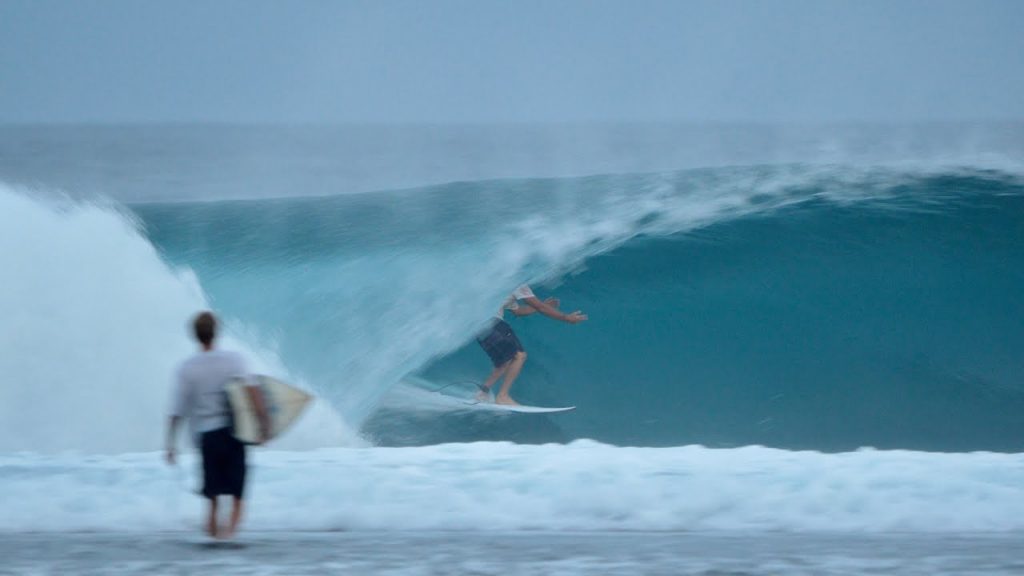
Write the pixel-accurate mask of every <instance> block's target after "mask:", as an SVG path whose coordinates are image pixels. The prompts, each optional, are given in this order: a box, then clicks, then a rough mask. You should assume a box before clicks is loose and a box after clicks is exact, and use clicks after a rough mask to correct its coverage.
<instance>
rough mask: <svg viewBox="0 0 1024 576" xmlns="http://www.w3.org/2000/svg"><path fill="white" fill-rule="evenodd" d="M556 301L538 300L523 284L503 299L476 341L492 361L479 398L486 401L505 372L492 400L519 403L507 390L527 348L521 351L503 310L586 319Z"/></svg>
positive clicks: (569, 320) (575, 320)
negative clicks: (490, 369)
mask: <svg viewBox="0 0 1024 576" xmlns="http://www.w3.org/2000/svg"><path fill="white" fill-rule="evenodd" d="M559 304H560V302H559V301H558V298H548V299H546V300H544V301H543V302H542V301H540V299H538V298H537V297H536V296H535V295H534V294H533V290H531V289H530V287H529V286H527V285H526V284H523V285H522V286H520V287H519V288H516V289H515V291H513V292H512V295H511V296H509V297H508V299H507V300H505V303H504V304H502V306H501V309H500V310H498V313H497V314H496V315H495V317H494V318H492V319H491V324H490V326H488V327H487V328H486V329H485V330H484V331H483V332H482V333H481V335H480V336H479V337H477V340H476V341H477V342H478V343H479V344H480V347H481V348H483V349H484V352H487V355H488V356H490V358H491V362H492V363H493V364H494V370H493V371H492V372H491V375H490V376H488V377H487V380H486V381H485V382H484V383H483V384H482V385H481V386H480V392H479V393H478V394H477V399H478V400H480V401H481V402H483V401H486V400H487V399H488V398H489V397H490V392H491V387H492V386H494V383H495V382H497V381H498V379H499V378H501V377H502V376H503V375H504V376H505V380H504V381H503V382H502V383H501V389H500V390H498V394H497V396H495V398H494V401H495V402H496V403H498V404H512V405H517V404H519V403H518V402H516V401H515V400H513V399H512V397H511V396H509V394H508V391H509V389H510V388H512V383H513V382H515V381H516V378H517V377H518V376H519V372H520V371H521V370H522V369H523V364H524V363H525V362H526V351H525V350H523V345H522V344H521V343H520V342H519V338H517V337H516V333H515V332H513V331H512V327H511V326H509V325H508V322H505V310H508V311H510V312H512V314H514V315H516V316H529V315H530V314H533V313H535V312H540V313H541V314H543V315H545V316H547V317H548V318H553V319H555V320H561V321H562V322H566V323H569V324H579V323H580V322H583V321H584V320H586V319H587V315H586V314H584V313H582V312H580V311H579V310H577V311H575V312H571V313H568V314H566V313H565V312H562V311H561V310H559V309H558V306H559Z"/></svg>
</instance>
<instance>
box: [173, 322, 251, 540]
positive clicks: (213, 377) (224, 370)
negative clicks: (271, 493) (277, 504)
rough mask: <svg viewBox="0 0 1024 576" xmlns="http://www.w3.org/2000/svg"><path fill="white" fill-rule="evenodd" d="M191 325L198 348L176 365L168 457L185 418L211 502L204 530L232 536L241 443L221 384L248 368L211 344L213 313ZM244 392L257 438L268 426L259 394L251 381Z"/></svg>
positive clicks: (241, 473) (238, 513)
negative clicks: (224, 507) (227, 508)
mask: <svg viewBox="0 0 1024 576" xmlns="http://www.w3.org/2000/svg"><path fill="white" fill-rule="evenodd" d="M192 328H193V331H194V334H195V338H196V340H198V341H199V345H200V348H201V349H200V351H199V352H198V353H196V354H195V355H193V356H192V357H191V358H189V359H188V360H185V361H184V362H182V364H181V366H180V367H179V368H178V372H177V375H176V380H177V381H176V383H175V389H174V403H173V407H172V410H171V418H170V424H169V426H168V429H167V462H168V463H169V464H172V465H173V464H174V463H175V459H176V456H175V451H176V450H175V443H176V441H175V439H176V436H177V430H178V424H179V422H180V421H181V420H182V419H183V418H185V419H188V421H189V429H190V430H191V432H192V433H193V434H194V435H195V436H196V438H195V439H196V443H197V445H198V447H199V449H200V452H201V454H202V459H203V490H202V494H203V496H205V497H206V498H207V499H208V500H209V501H210V509H209V517H208V519H207V522H206V531H207V533H208V534H209V535H210V536H211V537H213V538H224V539H226V538H231V537H232V536H234V535H235V531H236V530H237V529H238V523H239V520H241V518H242V497H243V491H244V488H245V473H246V465H245V445H244V444H242V443H241V442H240V441H239V440H238V439H237V438H235V437H234V435H233V434H232V428H231V412H230V410H231V409H230V407H229V406H228V401H227V390H226V386H227V384H228V383H229V382H230V381H231V379H232V378H247V377H248V376H249V373H248V370H247V369H246V366H245V360H244V359H243V358H242V356H241V355H240V354H238V353H237V352H229V351H225V350H215V349H214V344H213V341H214V338H215V337H216V334H217V319H216V318H215V317H214V315H213V314H211V313H210V312H202V313H200V314H198V315H197V316H196V317H195V319H194V321H193V322H192ZM246 391H247V392H248V394H249V398H250V400H251V402H252V405H253V406H254V407H255V408H256V413H257V419H258V420H259V423H260V431H261V436H262V440H261V442H260V443H262V442H263V441H265V440H266V438H267V432H268V430H269V420H268V418H267V411H266V407H265V404H264V402H263V394H262V393H261V392H260V389H259V388H258V387H256V386H246ZM222 494H227V495H230V496H231V497H232V507H231V517H230V520H229V521H228V525H227V526H226V527H225V528H224V529H223V530H221V529H219V528H218V526H217V496H219V495H222Z"/></svg>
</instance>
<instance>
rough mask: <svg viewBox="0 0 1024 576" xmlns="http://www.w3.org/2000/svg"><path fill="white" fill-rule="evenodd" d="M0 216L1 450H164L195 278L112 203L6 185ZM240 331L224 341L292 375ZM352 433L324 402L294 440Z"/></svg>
mask: <svg viewBox="0 0 1024 576" xmlns="http://www.w3.org/2000/svg"><path fill="white" fill-rule="evenodd" d="M0 215H2V216H0V218H2V222H0V270H2V273H3V275H4V280H3V282H0V318H3V326H2V329H0V350H2V353H0V379H2V385H0V452H5V451H16V450H33V451H60V450H85V451H94V452H120V451H125V450H148V449H154V448H157V447H159V446H160V445H161V443H162V440H161V433H162V431H161V428H162V425H161V423H160V422H161V420H162V419H163V418H164V417H165V415H166V413H167V410H168V407H169V406H168V404H169V401H170V397H171V386H172V373H173V370H174V367H175V364H176V363H177V362H179V361H180V360H182V359H183V358H185V357H187V356H188V355H189V354H191V353H192V351H193V346H194V345H193V343H191V342H190V339H189V336H188V333H187V329H186V326H187V322H188V320H189V318H190V317H191V315H192V314H194V313H195V312H196V311H197V310H200V309H204V308H206V307H207V306H208V304H207V302H206V299H205V297H204V294H203V292H202V290H201V288H200V287H199V284H198V282H197V281H196V278H195V277H194V275H193V274H192V273H191V271H189V270H187V269H181V270H172V269H170V268H168V267H167V266H166V265H165V264H164V263H163V261H161V259H160V257H159V256H158V254H157V253H156V251H155V250H154V248H153V247H152V245H151V244H149V242H147V241H146V240H145V239H144V238H143V237H142V236H141V235H140V234H139V233H138V231H137V229H136V227H135V225H134V222H133V221H132V220H131V219H130V218H129V217H127V216H125V215H124V214H123V213H121V212H119V211H118V210H116V209H115V208H113V207H109V206H102V205H94V204H78V203H67V202H65V203H61V202H54V201H46V202H44V201H41V200H38V199H33V198H31V197H29V196H28V195H26V194H24V193H22V192H21V191H17V190H13V189H11V188H7V187H3V186H2V185H0ZM230 328H231V326H229V333H228V335H227V336H226V337H225V339H224V345H225V346H227V347H230V348H235V349H240V350H242V351H243V352H245V353H246V355H247V356H248V357H249V358H250V360H251V362H252V364H253V367H254V369H255V370H257V371H264V372H271V373H274V374H281V375H283V376H286V375H285V373H284V370H283V368H282V367H281V365H280V363H279V362H278V361H277V359H276V357H275V355H274V354H273V352H272V351H267V350H256V349H255V348H254V347H251V346H246V345H244V344H243V342H242V341H240V340H239V338H237V337H233V336H232V335H231V333H230V332H231V330H230ZM238 328H241V327H238ZM312 423H315V424H316V427H315V428H316V432H315V433H312V432H305V431H304V430H305V429H307V428H308V427H309V426H311V425H312ZM352 437H353V435H352V434H351V433H347V432H346V431H345V428H344V426H343V425H342V424H341V423H340V421H339V420H338V418H337V417H336V416H334V415H332V414H331V413H330V410H329V409H328V408H327V407H326V406H320V407H318V408H317V409H315V410H314V411H313V414H312V416H310V417H309V418H308V422H307V423H305V426H304V427H303V430H300V431H299V432H298V433H297V434H296V435H295V436H294V437H293V438H292V439H291V440H290V442H291V443H292V444H291V445H293V446H294V445H299V446H302V445H307V446H325V445H338V444H341V443H342V442H344V440H343V439H344V438H352Z"/></svg>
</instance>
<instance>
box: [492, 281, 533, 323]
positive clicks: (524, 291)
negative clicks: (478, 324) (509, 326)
mask: <svg viewBox="0 0 1024 576" xmlns="http://www.w3.org/2000/svg"><path fill="white" fill-rule="evenodd" d="M523 298H535V296H534V294H533V290H530V286H529V285H527V284H523V285H522V286H520V287H519V288H516V289H515V290H513V291H512V295H511V296H509V297H508V299H507V300H505V303H504V304H502V305H501V310H498V314H497V318H498V320H504V319H505V310H518V309H519V301H520V300H522V299H523Z"/></svg>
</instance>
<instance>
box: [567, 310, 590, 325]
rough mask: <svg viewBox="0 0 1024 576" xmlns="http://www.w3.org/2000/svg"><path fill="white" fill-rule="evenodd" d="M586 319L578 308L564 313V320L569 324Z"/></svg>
mask: <svg viewBox="0 0 1024 576" xmlns="http://www.w3.org/2000/svg"><path fill="white" fill-rule="evenodd" d="M586 319H587V315H586V314H584V313H583V312H581V311H580V310H577V311H575V312H571V313H569V314H566V315H565V321H566V322H568V323H569V324H579V323H580V322H583V321H584V320H586Z"/></svg>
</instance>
